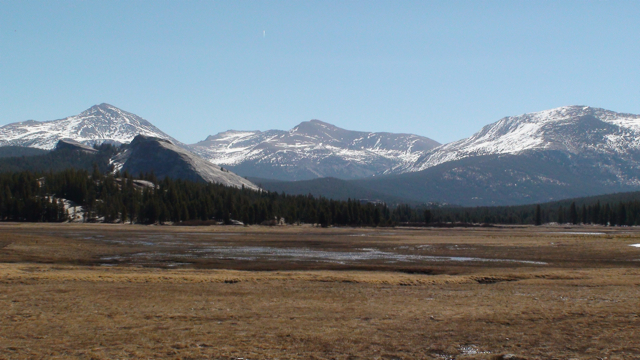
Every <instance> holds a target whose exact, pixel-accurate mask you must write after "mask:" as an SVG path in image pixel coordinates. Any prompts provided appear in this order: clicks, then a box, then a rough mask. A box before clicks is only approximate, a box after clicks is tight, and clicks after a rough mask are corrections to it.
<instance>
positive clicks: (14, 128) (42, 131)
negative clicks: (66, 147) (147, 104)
mask: <svg viewBox="0 0 640 360" xmlns="http://www.w3.org/2000/svg"><path fill="white" fill-rule="evenodd" d="M139 134H142V135H146V136H152V137H159V138H163V139H169V140H171V141H172V142H173V143H175V144H179V145H181V146H183V144H181V143H180V142H178V141H177V140H175V139H173V138H172V137H171V136H169V135H167V134H165V133H164V132H162V131H161V130H160V129H158V128H157V127H155V126H153V125H152V124H151V123H150V122H148V121H147V120H145V119H143V118H141V117H139V116H137V115H135V114H132V113H129V112H126V111H123V110H120V109H118V108H117V107H115V106H112V105H109V104H100V105H95V106H92V107H91V108H89V109H87V110H85V111H83V112H82V113H80V114H79V115H75V116H70V117H67V118H64V119H60V120H51V121H34V120H29V121H23V122H18V123H12V124H8V125H5V126H2V127H0V146H6V145H17V146H28V147H33V148H39V149H46V150H50V149H53V148H54V147H55V146H56V144H57V143H58V140H61V139H73V140H75V141H78V142H81V143H84V144H87V145H93V144H101V143H104V142H110V143H115V144H124V143H129V142H131V140H133V138H134V137H135V136H136V135H139Z"/></svg>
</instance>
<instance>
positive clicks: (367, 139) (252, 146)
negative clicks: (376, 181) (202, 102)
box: [191, 120, 440, 180]
mask: <svg viewBox="0 0 640 360" xmlns="http://www.w3.org/2000/svg"><path fill="white" fill-rule="evenodd" d="M438 145H440V144H439V143H438V142H436V141H434V140H431V139H429V138H426V137H423V136H418V135H412V134H392V133H374V132H362V131H350V130H345V129H341V128H339V127H337V126H334V125H331V124H327V123H325V122H322V121H320V120H311V121H305V122H303V123H301V124H299V125H298V126H296V127H294V128H293V129H291V130H289V131H283V130H269V131H264V132H262V131H233V130H230V131H225V132H222V133H219V134H217V135H212V136H209V137H207V138H206V139H205V140H203V141H201V142H198V143H196V144H193V145H191V148H192V149H193V151H194V152H196V153H197V154H199V155H200V156H202V157H204V158H205V159H207V160H209V161H211V162H213V163H215V164H219V165H225V166H226V167H228V168H230V169H232V170H234V171H236V172H238V173H239V174H243V175H246V176H254V177H262V178H270V179H280V180H308V179H315V178H323V177H336V178H340V179H358V178H364V177H369V176H376V175H383V174H394V173H399V172H401V169H404V168H409V167H411V166H412V165H413V164H414V163H415V161H416V160H417V159H418V158H420V157H421V156H424V155H426V154H427V153H428V151H429V150H431V149H433V148H435V147H436V146H438Z"/></svg>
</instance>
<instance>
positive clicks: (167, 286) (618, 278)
mask: <svg viewBox="0 0 640 360" xmlns="http://www.w3.org/2000/svg"><path fill="white" fill-rule="evenodd" d="M634 244H640V230H639V229H636V228H634V227H618V228H609V227H600V226H566V227H562V226H541V227H533V226H518V227H495V228H465V229H462V228H452V229H436V228H420V229H417V228H416V229H411V228H328V229H323V228H314V227H310V226H283V227H264V226H249V227H234V226H197V227H180V226H135V225H107V224H25V223H20V224H16V223H3V224H1V225H0V358H3V359H4V358H6V359H33V358H54V359H55V358H58V359H68V358H77V359H146V358H149V359H151V358H170V359H174V358H175V359H177V358H179V359H422V358H425V359H507V358H510V359H518V358H521V359H551V358H557V359H570V358H575V359H598V358H601V359H605V358H606V359H634V358H640V334H638V329H639V328H640V317H639V314H640V310H639V309H640V306H639V305H640V301H639V299H640V247H635V246H632V245H634Z"/></svg>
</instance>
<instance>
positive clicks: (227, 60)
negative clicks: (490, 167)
mask: <svg viewBox="0 0 640 360" xmlns="http://www.w3.org/2000/svg"><path fill="white" fill-rule="evenodd" d="M639 14H640V2H637V1H516V0H514V1H415V2H411V1H317V2H316V1H291V2H288V1H221V2H213V1H202V2H198V1H44V2H38V1H10V0H0V125H4V124H8V123H11V122H15V121H23V120H27V119H35V120H52V119H58V118H63V117H66V116H69V115H75V114H78V113H80V112H81V111H83V110H85V109H87V108H89V107H90V106H92V105H94V104H98V103H102V102H107V103H110V104H112V105H115V106H117V107H120V108H122V109H124V110H127V111H130V112H133V113H135V114H138V115H140V116H142V117H143V118H145V119H147V120H149V121H151V122H152V123H154V124H155V125H156V126H158V127H159V128H160V129H162V130H164V131H165V132H167V133H169V134H170V135H172V136H174V137H175V138H177V139H178V140H181V141H183V142H187V143H193V142H197V141H199V140H202V139H204V138H205V137H206V136H207V135H210V134H215V133H218V132H220V131H225V130H228V129H237V130H254V129H259V130H267V129H285V130H286V129H290V128H292V127H293V126H295V125H297V124H298V123H300V122H302V121H306V120H310V119H320V120H323V121H326V122H329V123H332V124H335V125H337V126H340V127H344V128H347V129H353V130H367V131H389V132H405V133H415V134H419V135H423V136H427V137H430V138H432V139H434V140H437V141H439V142H443V143H446V142H450V141H454V140H457V139H460V138H464V137H467V136H469V135H471V134H472V133H474V132H476V131H478V130H479V129H480V128H482V126H484V125H487V124H489V123H492V122H494V121H497V120H499V119H500V118H502V117H504V116H508V115H519V114H522V113H526V112H532V111H539V110H545V109H550V108H554V107H558V106H563V105H590V106H594V107H603V108H606V109H610V110H614V111H619V112H629V113H636V114H639V113H640V101H638V100H639V98H640V86H639V85H640V65H639V64H640V21H638V20H637V19H638V15H639Z"/></svg>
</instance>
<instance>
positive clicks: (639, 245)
mask: <svg viewBox="0 0 640 360" xmlns="http://www.w3.org/2000/svg"><path fill="white" fill-rule="evenodd" d="M629 246H633V247H637V248H640V244H631V245H629Z"/></svg>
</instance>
